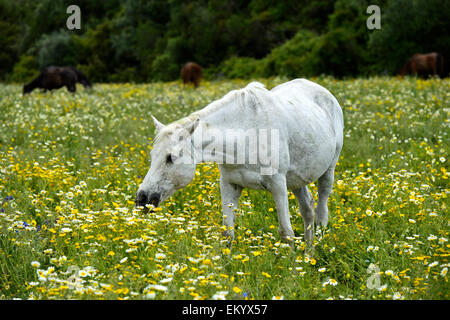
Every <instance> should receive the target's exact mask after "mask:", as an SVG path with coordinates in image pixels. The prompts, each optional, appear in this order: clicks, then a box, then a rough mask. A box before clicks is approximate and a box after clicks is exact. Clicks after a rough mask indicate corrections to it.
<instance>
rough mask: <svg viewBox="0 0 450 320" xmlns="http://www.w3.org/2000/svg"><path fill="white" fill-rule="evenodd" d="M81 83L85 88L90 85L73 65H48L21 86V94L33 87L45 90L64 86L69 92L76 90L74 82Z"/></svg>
mask: <svg viewBox="0 0 450 320" xmlns="http://www.w3.org/2000/svg"><path fill="white" fill-rule="evenodd" d="M77 82H79V83H81V84H82V85H83V86H84V87H86V88H91V87H92V85H91V84H90V83H89V81H88V80H87V79H86V76H85V75H84V74H83V73H82V72H81V71H79V70H77V69H75V68H74V67H54V66H50V67H47V68H45V69H43V70H42V71H41V73H40V74H39V76H37V78H36V79H34V80H33V81H31V82H30V83H28V84H26V85H24V86H23V94H27V93H30V92H31V91H33V90H34V89H35V88H42V89H44V92H45V91H47V90H53V89H59V88H61V87H64V86H65V87H66V88H67V90H69V91H70V92H76V91H77V88H76V83H77Z"/></svg>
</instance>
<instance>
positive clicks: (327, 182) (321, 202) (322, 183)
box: [315, 165, 336, 227]
mask: <svg viewBox="0 0 450 320" xmlns="http://www.w3.org/2000/svg"><path fill="white" fill-rule="evenodd" d="M335 167H336V166H335V165H333V166H331V167H329V168H328V170H327V171H325V173H324V174H323V175H322V176H321V177H320V178H319V181H318V182H319V185H318V200H317V207H316V217H315V218H316V225H317V226H321V227H325V226H326V225H327V223H328V204H327V202H328V197H329V196H330V194H331V190H332V189H333V182H334V169H335Z"/></svg>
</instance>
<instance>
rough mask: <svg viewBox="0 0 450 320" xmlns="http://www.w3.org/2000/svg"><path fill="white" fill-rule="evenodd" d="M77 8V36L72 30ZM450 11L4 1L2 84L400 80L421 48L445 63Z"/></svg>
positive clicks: (407, 2)
mask: <svg viewBox="0 0 450 320" xmlns="http://www.w3.org/2000/svg"><path fill="white" fill-rule="evenodd" d="M72 4H76V5H78V6H79V7H80V10H81V29H80V30H76V29H75V30H69V29H68V28H67V26H66V20H67V18H68V16H69V14H68V13H67V12H66V9H67V7H68V6H70V5H72ZM373 4H375V5H378V6H379V7H380V9H381V29H379V30H376V29H375V30H369V29H368V28H367V26H366V21H367V19H368V17H369V15H368V14H367V13H366V9H367V7H368V6H369V5H373ZM448 12H450V0H427V1H424V0H370V1H369V0H336V1H332V0H315V1H314V0H286V1H269V0H228V1H223V0H197V1H182V0H150V1H146V0H110V1H97V0H79V1H74V0H41V1H35V0H16V1H10V0H0V48H2V49H1V51H0V80H1V81H13V82H22V81H27V80H29V79H30V78H32V77H33V76H36V74H37V73H38V72H39V70H41V69H42V68H44V67H46V66H49V65H73V66H75V67H77V68H78V69H80V70H82V71H83V72H84V73H85V74H86V75H87V77H88V78H89V79H91V80H92V81H94V82H148V81H169V80H174V79H177V78H179V72H180V68H181V67H182V65H183V64H184V63H185V62H187V61H195V62H197V63H199V64H200V65H201V66H202V67H203V68H204V75H205V77H207V78H211V79H214V78H220V77H225V78H235V77H241V78H252V77H268V76H277V75H279V76H287V77H291V78H294V77H309V76H317V75H321V74H329V75H333V76H335V77H352V76H358V75H373V74H396V73H398V71H399V69H400V68H401V67H402V65H403V63H404V62H405V61H406V59H407V58H408V57H409V56H411V55H412V54H414V53H416V52H431V51H437V52H440V53H442V54H443V55H444V59H445V61H446V62H448V61H449V60H448V59H449V58H450V57H449V56H448V53H449V49H450V34H448V30H450V22H449V19H448ZM447 65H448V64H447ZM447 70H448V69H447ZM447 72H448V71H447Z"/></svg>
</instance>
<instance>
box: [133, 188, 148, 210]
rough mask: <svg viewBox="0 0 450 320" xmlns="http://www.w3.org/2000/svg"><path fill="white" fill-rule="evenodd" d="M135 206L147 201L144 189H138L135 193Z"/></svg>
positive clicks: (142, 204)
mask: <svg viewBox="0 0 450 320" xmlns="http://www.w3.org/2000/svg"><path fill="white" fill-rule="evenodd" d="M135 202H136V206H141V207H144V206H145V205H146V204H147V203H148V198H147V195H146V194H145V192H144V191H139V192H138V194H137V195H136V200H135Z"/></svg>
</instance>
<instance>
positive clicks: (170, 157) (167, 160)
mask: <svg viewBox="0 0 450 320" xmlns="http://www.w3.org/2000/svg"><path fill="white" fill-rule="evenodd" d="M166 163H173V161H172V155H171V154H170V153H169V154H168V155H167V158H166Z"/></svg>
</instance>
